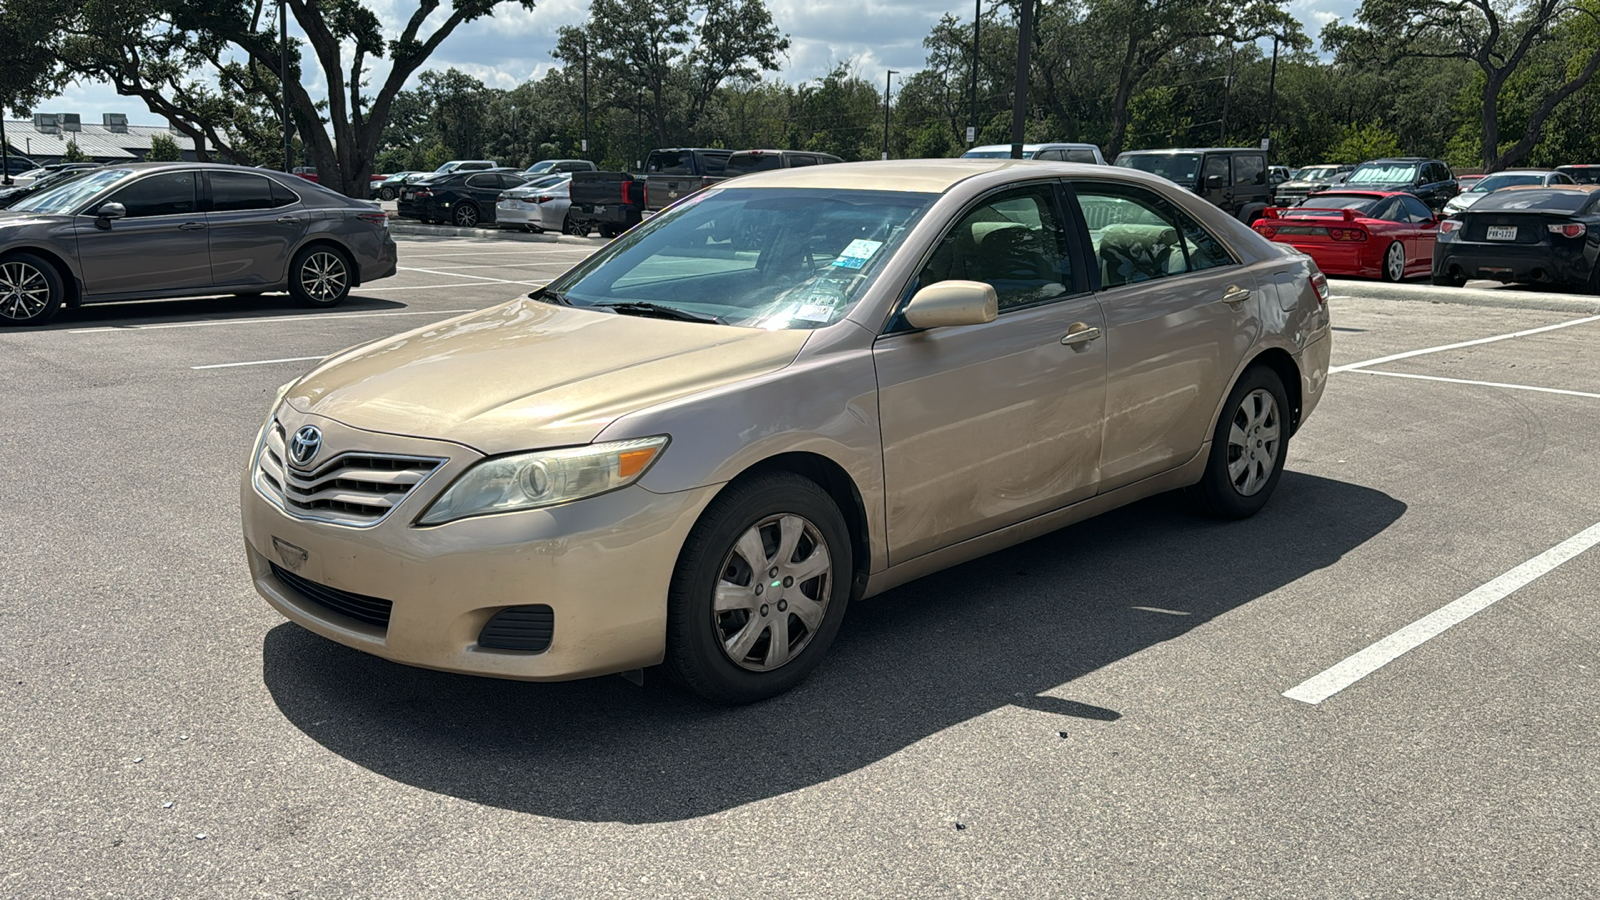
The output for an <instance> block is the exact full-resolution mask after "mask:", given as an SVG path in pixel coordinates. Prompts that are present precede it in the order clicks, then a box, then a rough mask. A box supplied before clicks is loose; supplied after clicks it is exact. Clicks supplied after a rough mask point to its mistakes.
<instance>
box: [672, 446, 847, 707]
mask: <svg viewBox="0 0 1600 900" xmlns="http://www.w3.org/2000/svg"><path fill="white" fill-rule="evenodd" d="M853 571H854V569H853V568H852V559H851V545H850V533H849V530H848V528H847V527H846V525H845V521H844V516H843V515H842V514H841V513H840V512H839V508H838V506H836V505H835V504H834V502H833V499H832V498H831V497H829V496H828V494H827V492H825V491H824V490H823V489H822V488H821V487H819V486H817V484H816V483H815V482H813V481H810V480H809V479H806V478H802V477H800V476H798V475H794V474H791V473H787V472H775V473H772V474H768V475H757V476H755V477H752V478H749V479H746V480H743V481H740V482H736V483H734V484H733V485H730V486H729V487H728V488H727V489H726V490H724V491H723V493H722V494H720V495H719V496H718V497H717V498H716V499H715V500H713V501H712V503H711V506H710V507H709V508H707V510H706V512H705V514H704V515H703V516H702V517H701V519H700V521H699V522H698V523H696V525H695V527H694V529H693V531H691V532H690V533H689V539H688V540H687V541H686V542H685V543H684V548H683V552H682V553H681V554H680V555H679V558H678V566H677V569H676V570H675V571H674V573H673V577H672V587H671V590H670V592H669V594H668V601H667V655H666V664H667V668H668V671H669V672H670V673H671V674H672V676H673V677H674V679H675V680H677V681H678V682H680V683H682V684H683V685H684V686H685V687H687V688H689V689H690V690H691V691H694V692H695V693H696V694H699V695H700V696H701V697H703V698H705V699H706V700H709V701H711V702H713V703H719V704H723V705H729V706H732V705H738V704H744V703H754V702H756V701H758V700H764V699H766V698H768V697H772V696H774V695H777V694H781V693H783V692H784V691H787V690H789V689H790V688H792V687H794V686H795V685H796V684H799V683H800V682H801V681H802V680H803V679H804V678H805V677H806V676H807V675H809V674H810V673H811V671H812V670H813V669H815V668H816V667H817V665H818V664H819V663H820V662H821V660H822V657H823V655H824V654H825V653H827V650H828V646H829V645H830V644H832V643H833V639H834V636H835V635H836V634H838V631H839V624H840V622H841V621H842V620H843V618H844V611H845V605H846V603H848V601H849V598H850V574H851V572H853Z"/></svg>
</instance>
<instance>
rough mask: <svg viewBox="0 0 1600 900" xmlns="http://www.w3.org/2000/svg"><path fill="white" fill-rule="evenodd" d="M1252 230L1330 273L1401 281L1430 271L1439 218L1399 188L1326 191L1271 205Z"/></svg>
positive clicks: (1425, 205) (1423, 204)
mask: <svg viewBox="0 0 1600 900" xmlns="http://www.w3.org/2000/svg"><path fill="white" fill-rule="evenodd" d="M1255 229H1256V231H1257V232H1259V233H1260V234H1261V236H1262V237H1265V238H1267V239H1268V240H1273V241H1277V242H1278V243H1280V244H1289V245H1290V246H1292V247H1294V248H1295V249H1296V250H1299V251H1300V252H1302V253H1305V254H1306V255H1308V256H1310V257H1311V258H1312V259H1313V260H1315V261H1316V263H1317V268H1319V269H1321V270H1322V271H1323V272H1325V273H1327V274H1329V275H1359V276H1362V277H1366V278H1371V277H1374V276H1376V277H1379V278H1382V279H1383V280H1384V281H1401V280H1404V279H1406V278H1412V277H1418V276H1422V275H1427V274H1429V273H1430V272H1431V271H1432V270H1433V241H1434V237H1435V236H1436V235H1437V234H1438V233H1439V220H1438V219H1437V218H1436V217H1435V216H1434V214H1433V211H1432V210H1430V209H1428V206H1427V204H1425V203H1423V202H1422V201H1421V200H1418V199H1417V198H1416V197H1414V196H1412V195H1411V194H1406V193H1401V192H1398V191H1343V190H1341V191H1324V192H1323V193H1320V194H1313V195H1312V196H1310V197H1307V198H1306V199H1305V200H1303V201H1301V203H1300V205H1299V206H1294V207H1290V208H1287V209H1284V208H1280V207H1269V208H1268V209H1267V212H1266V217H1265V218H1263V219H1258V220H1257V221H1256V224H1255Z"/></svg>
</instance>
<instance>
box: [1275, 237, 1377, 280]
mask: <svg viewBox="0 0 1600 900" xmlns="http://www.w3.org/2000/svg"><path fill="white" fill-rule="evenodd" d="M1278 243H1280V244H1288V245H1289V246H1291V247H1293V248H1295V249H1296V250H1299V251H1300V252H1301V253H1304V254H1305V255H1307V256H1309V257H1311V259H1312V260H1313V261H1314V262H1316V264H1317V268H1319V269H1321V270H1322V273H1323V274H1324V275H1355V276H1359V277H1362V278H1378V277H1381V276H1382V275H1383V255H1382V254H1383V251H1382V250H1381V249H1379V248H1376V247H1375V246H1372V245H1375V244H1377V243H1379V242H1377V241H1361V242H1359V243H1358V242H1354V241H1351V242H1342V243H1334V242H1332V241H1326V242H1320V241H1319V242H1313V241H1305V242H1295V241H1286V240H1281V239H1278Z"/></svg>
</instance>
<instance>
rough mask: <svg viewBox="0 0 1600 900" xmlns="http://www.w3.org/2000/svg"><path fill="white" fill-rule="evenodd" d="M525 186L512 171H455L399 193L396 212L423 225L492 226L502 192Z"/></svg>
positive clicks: (434, 176)
mask: <svg viewBox="0 0 1600 900" xmlns="http://www.w3.org/2000/svg"><path fill="white" fill-rule="evenodd" d="M526 183H527V179H525V178H523V177H522V175H521V174H519V173H517V172H516V171H515V170H513V169H501V170H497V171H472V170H466V171H457V172H447V173H445V174H443V175H438V174H434V175H429V176H428V177H426V178H419V179H417V180H416V181H414V182H411V183H409V184H407V185H405V186H404V187H402V188H401V189H400V202H399V204H398V205H397V206H396V208H395V211H396V212H397V213H398V214H399V215H400V216H402V217H405V218H410V219H421V220H422V221H423V222H426V223H429V224H432V223H434V222H449V223H450V224H452V225H457V226H460V227H462V228H472V227H474V226H477V225H493V224H494V217H495V202H496V201H497V200H498V199H499V198H500V195H501V194H502V193H504V192H505V191H508V190H510V189H511V188H514V187H519V186H521V185H523V184H526Z"/></svg>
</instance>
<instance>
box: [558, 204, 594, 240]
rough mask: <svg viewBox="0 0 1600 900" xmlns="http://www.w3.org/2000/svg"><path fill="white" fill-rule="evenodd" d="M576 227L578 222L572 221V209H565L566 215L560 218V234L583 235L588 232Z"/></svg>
mask: <svg viewBox="0 0 1600 900" xmlns="http://www.w3.org/2000/svg"><path fill="white" fill-rule="evenodd" d="M578 228H579V225H578V223H577V222H574V221H572V211H571V210H567V214H566V216H565V217H564V218H562V220H561V233H562V234H570V235H574V236H576V237H583V236H584V235H585V234H587V233H588V232H583V231H579V230H578Z"/></svg>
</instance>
